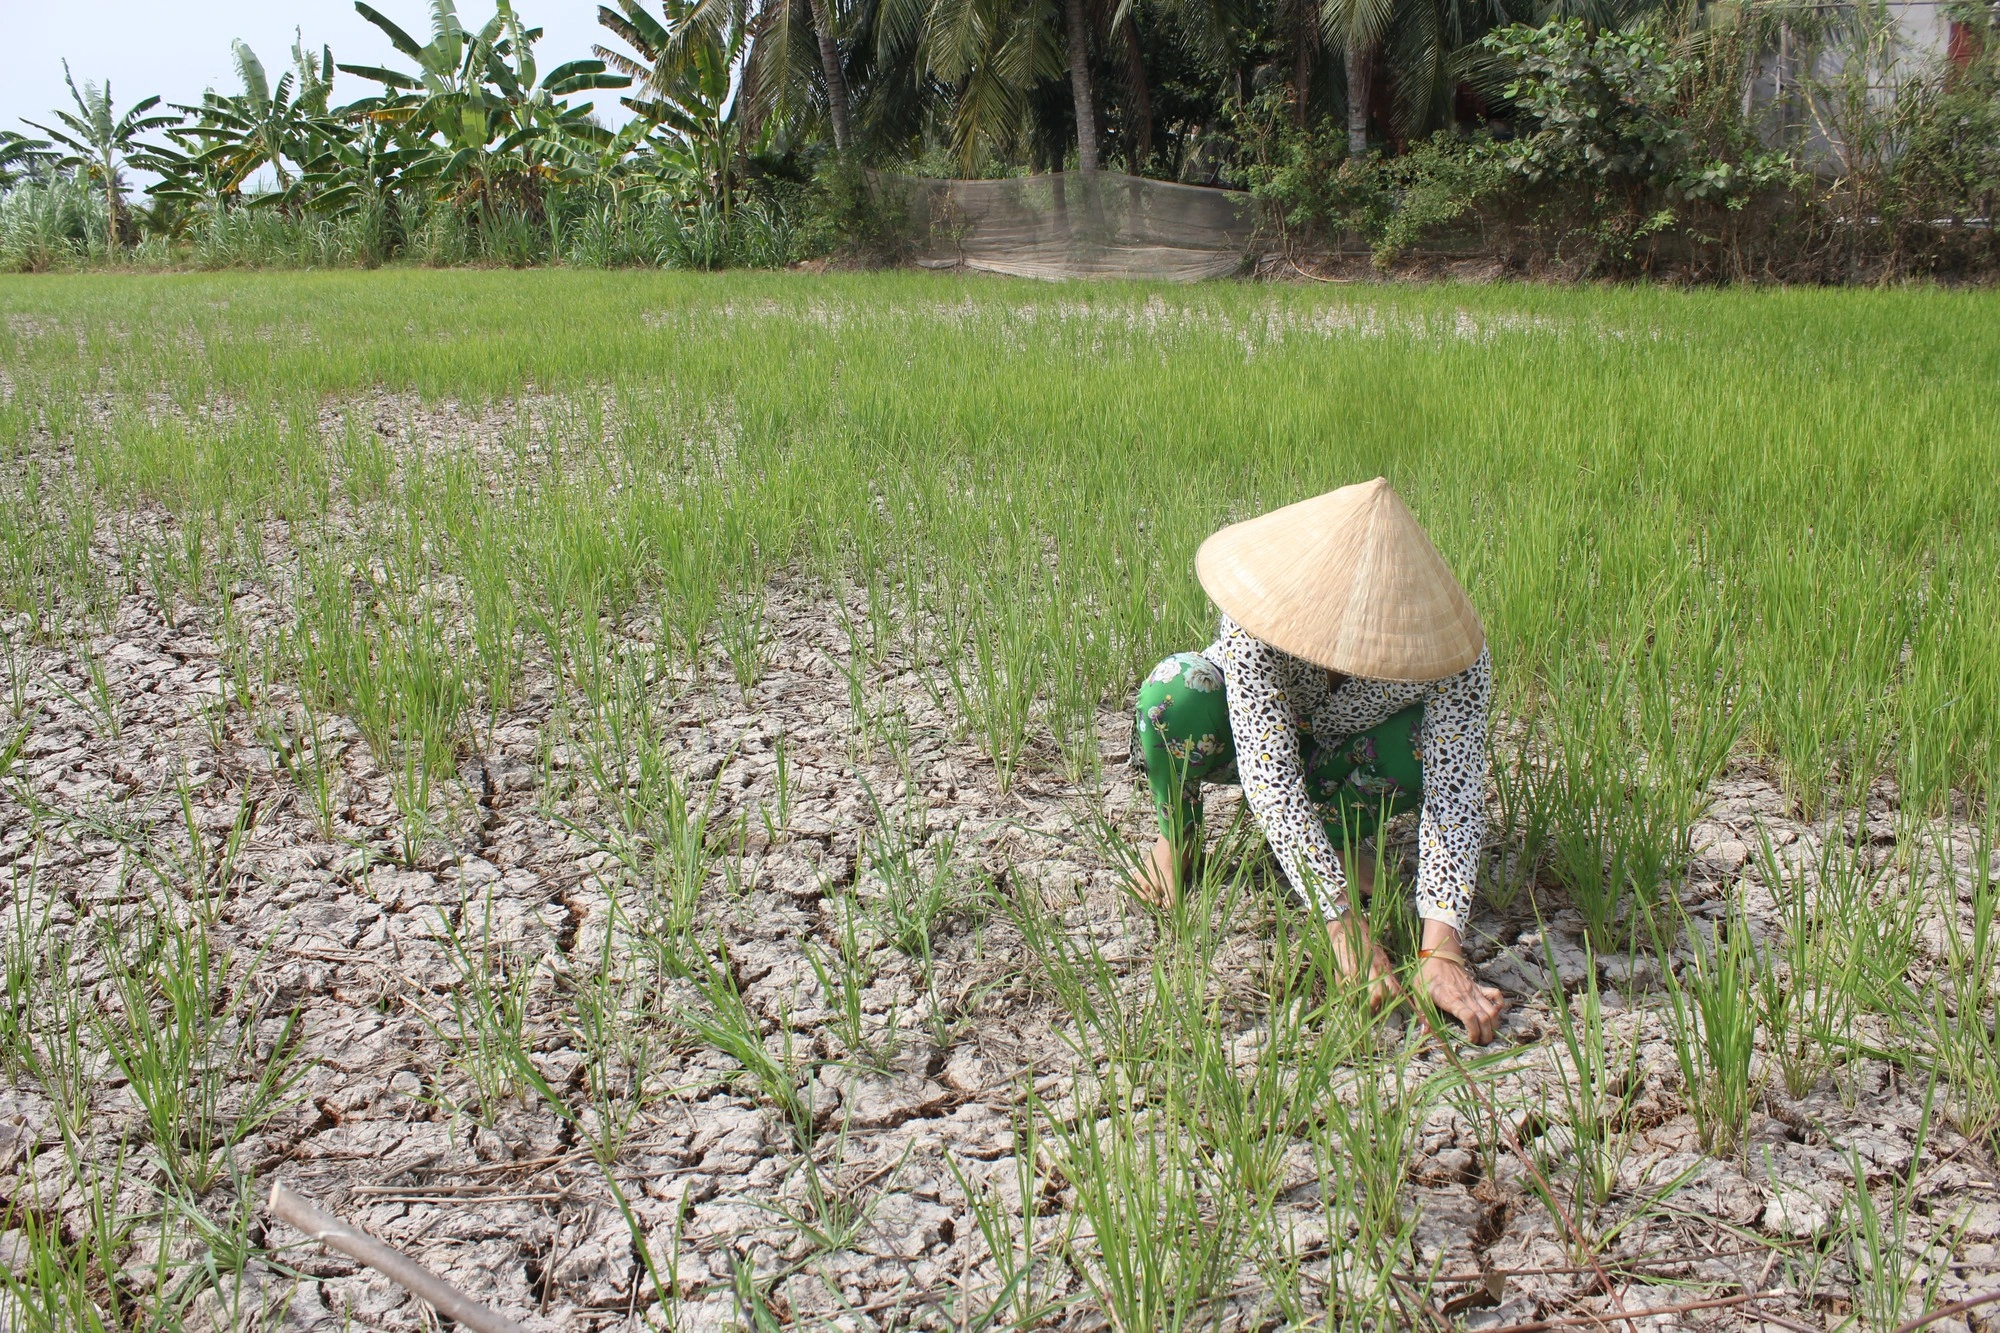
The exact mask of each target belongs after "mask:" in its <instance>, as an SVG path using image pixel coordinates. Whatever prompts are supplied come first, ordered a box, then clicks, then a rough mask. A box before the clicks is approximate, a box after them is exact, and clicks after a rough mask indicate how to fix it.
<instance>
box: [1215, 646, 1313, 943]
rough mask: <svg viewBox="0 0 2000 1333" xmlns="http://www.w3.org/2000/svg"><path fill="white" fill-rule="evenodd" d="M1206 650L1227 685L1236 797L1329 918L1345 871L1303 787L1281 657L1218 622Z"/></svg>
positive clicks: (1295, 881)
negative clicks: (1239, 788) (1239, 790)
mask: <svg viewBox="0 0 2000 1333" xmlns="http://www.w3.org/2000/svg"><path fill="white" fill-rule="evenodd" d="M1209 656H1210V658H1211V660H1214V661H1215V664H1216V665H1217V666H1218V667H1220V668H1221V669H1222V675H1223V679H1224V681H1225V683H1226V684H1227V687H1228V690H1227V692H1228V699H1229V729H1230V731H1231V732H1232V733H1233V735H1234V739H1235V745H1236V773H1237V776H1238V778H1240V779H1241V780H1242V783H1243V799H1244V800H1245V801H1246V802H1248V803H1249V806H1250V812H1251V813H1252V814H1254V815H1256V816H1257V822H1258V823H1259V824H1260V825H1262V826H1263V829H1264V837H1265V839H1266V841H1268V842H1269V843H1270V844H1271V851H1272V853H1273V854H1274V855H1275V856H1276V857H1277V858H1278V864H1279V865H1280V866H1282V867H1284V871H1285V877H1286V878H1287V879H1289V880H1290V881H1291V883H1292V887H1293V888H1294V889H1296V890H1297V891H1298V892H1299V895H1300V896H1301V897H1303V898H1304V899H1305V900H1306V901H1308V902H1310V903H1312V904H1313V905H1314V906H1315V907H1317V908H1318V909H1319V910H1320V913H1321V914H1322V915H1324V916H1326V917H1327V918H1328V919H1332V918H1333V917H1336V916H1339V915H1340V914H1341V913H1342V912H1344V911H1345V910H1346V898H1347V876H1346V875H1345V874H1344V873H1343V872H1342V870H1341V867H1340V858H1339V857H1337V856H1335V855H1334V850H1333V844H1332V842H1330V841H1328V839H1327V836H1326V830H1325V828H1323V827H1322V826H1321V824H1320V820H1319V814H1318V812H1316V811H1315V810H1314V809H1313V804H1312V800H1311V799H1310V798H1309V797H1308V796H1307V795H1306V778H1305V767H1304V765H1303V763H1302V762H1301V761H1300V758H1299V737H1298V727H1297V724H1296V723H1294V722H1293V720H1292V710H1291V700H1290V699H1289V697H1288V695H1287V693H1286V686H1285V673H1284V671H1283V660H1284V659H1283V657H1282V656H1281V655H1280V654H1279V653H1278V651H1277V650H1276V649H1274V648H1272V647H1271V646H1270V645H1268V644H1266V643H1264V642H1263V641H1261V640H1259V639H1257V638H1255V637H1253V636H1251V635H1250V634H1248V633H1246V632H1245V631H1244V630H1242V629H1240V628H1238V627H1237V626H1235V625H1233V624H1225V626H1224V629H1223V634H1222V637H1221V639H1220V640H1218V642H1217V644H1216V646H1215V647H1214V648H1211V649H1210V650H1209Z"/></svg>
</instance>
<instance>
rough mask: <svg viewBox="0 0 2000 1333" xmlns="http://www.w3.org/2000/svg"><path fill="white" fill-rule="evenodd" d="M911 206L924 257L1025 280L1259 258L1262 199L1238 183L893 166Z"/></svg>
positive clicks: (881, 183) (1240, 263)
mask: <svg viewBox="0 0 2000 1333" xmlns="http://www.w3.org/2000/svg"><path fill="white" fill-rule="evenodd" d="M876 184H877V188H878V189H880V190H881V191H882V192H883V193H884V194H885V195H887V196H890V197H892V198H896V199H898V200H900V202H901V203H902V204H903V205H904V206H905V207H906V208H907V210H908V218H909V225H910V231H911V234H912V236H913V237H914V243H915V247H916V257H917V262H918V263H919V264H922V265H923V266H925V267H926V268H968V269H979V270H983V271H985V272H989V273H1009V274H1013V275H1015V276H1017V277H1024V278H1153V279H1162V280H1166V281H1173V282H1194V281H1196V280H1198V279H1201V278H1219V277H1226V276H1228V275H1230V274H1232V273H1236V272H1238V271H1239V270H1241V269H1243V268H1244V267H1245V266H1246V265H1247V264H1248V263H1249V262H1250V261H1251V260H1252V258H1253V257H1254V255H1255V253H1256V250H1257V240H1258V227H1257V221H1258V212H1257V207H1256V202H1255V200H1253V199H1252V198H1251V197H1250V196H1249V195H1248V194H1245V193H1243V192H1241V191H1236V190H1217V189H1210V188H1207V187H1205V186H1200V185H1178V184H1174V183H1172V182H1170V181H1154V180H1146V179H1145V178H1143V177H1140V176H1126V175H1121V174H1119V173H1117V172H1109V171H1099V172H1094V173H1090V174H1088V175H1086V174H1085V173H1083V172H1080V171H1062V172H1054V173H1051V174H1049V175H1043V176H1018V177H1013V178H1010V179H1006V180H934V179H930V178H926V177H917V176H894V175H888V174H883V175H881V176H878V177H876Z"/></svg>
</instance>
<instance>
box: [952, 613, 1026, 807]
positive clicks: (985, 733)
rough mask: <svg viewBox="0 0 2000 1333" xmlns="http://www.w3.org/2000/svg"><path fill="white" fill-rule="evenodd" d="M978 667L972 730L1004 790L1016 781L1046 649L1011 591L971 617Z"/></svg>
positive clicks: (970, 704)
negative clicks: (972, 618) (1015, 775)
mask: <svg viewBox="0 0 2000 1333" xmlns="http://www.w3.org/2000/svg"><path fill="white" fill-rule="evenodd" d="M970 637H971V640H972V658H973V665H974V667H975V671H974V674H973V678H972V681H971V683H970V685H969V687H968V688H966V689H965V690H964V691H963V696H964V706H965V708H966V709H967V710H968V711H967V716H968V717H969V718H970V719H971V722H972V728H973V730H974V731H975V732H976V733H977V734H978V735H979V738H980V743H981V745H982V747H983V748H984V749H985V751H986V757H987V758H988V759H989V760H991V761H992V763H993V768H994V772H995V775H996V776H997V777H998V778H999V781H1000V789H1001V790H1002V791H1006V790H1008V789H1009V788H1010V787H1012V786H1013V783H1014V774H1015V772H1016V770H1017V769H1018V768H1019V766H1020V762H1021V752H1022V751H1023V750H1024V749H1026V748H1027V744H1028V726H1029V722H1030V720H1031V716H1032V714H1033V711H1034V706H1035V699H1036V698H1037V697H1038V696H1039V695H1040V693H1041V690H1042V658H1041V648H1040V645H1039V644H1038V643H1036V641H1035V627H1034V622H1033V621H1032V620H1031V619H1030V613H1029V610H1028V608H1026V607H1024V606H1022V605H1021V604H1020V603H1019V602H1018V601H1017V600H1015V598H1014V597H1012V596H1009V595H1008V594H1007V593H1005V592H1002V593H1001V594H1000V600H999V601H998V603H997V604H995V605H991V606H989V607H988V608H987V614H986V615H985V616H982V617H977V618H975V619H974V620H973V621H972V632H971V636H970Z"/></svg>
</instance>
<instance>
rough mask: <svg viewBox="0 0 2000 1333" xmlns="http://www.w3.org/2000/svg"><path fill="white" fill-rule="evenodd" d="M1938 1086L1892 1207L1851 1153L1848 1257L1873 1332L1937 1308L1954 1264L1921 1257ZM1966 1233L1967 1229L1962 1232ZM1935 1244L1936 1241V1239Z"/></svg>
mask: <svg viewBox="0 0 2000 1333" xmlns="http://www.w3.org/2000/svg"><path fill="white" fill-rule="evenodd" d="M1936 1091H1937V1082H1936V1079H1935V1078H1933V1079H1932V1081H1931V1083H1930V1084H1929V1086H1928V1087H1927V1089H1926V1091H1925V1094H1924V1109H1923V1115H1922V1117H1921V1118H1920V1119H1919V1121H1918V1123H1917V1136H1916V1141H1915V1143H1914V1144H1913V1145H1912V1151H1911V1157H1910V1166H1909V1170H1908V1173H1907V1174H1906V1175H1904V1176H1902V1177H1901V1178H1897V1177H1891V1179H1890V1182H1889V1198H1888V1202H1887V1206H1885V1207H1878V1206H1877V1205H1876V1202H1875V1198H1874V1196H1873V1195H1872V1194H1870V1193H1869V1190H1868V1163H1867V1162H1866V1161H1865V1160H1864V1159H1863V1158H1862V1157H1861V1155H1860V1154H1859V1153H1857V1152H1855V1151H1854V1150H1853V1149H1852V1148H1849V1149H1848V1150H1847V1166H1848V1171H1849V1173H1850V1174H1851V1175H1852V1176H1853V1178H1854V1188H1853V1189H1852V1190H1850V1191H1849V1192H1848V1195H1847V1205H1846V1208H1845V1210H1844V1212H1845V1218H1844V1220H1845V1221H1846V1223H1847V1227H1846V1236H1845V1237H1844V1239H1845V1242H1846V1243H1845V1247H1844V1248H1845V1249H1846V1251H1847V1254H1846V1258H1847V1261H1848V1266H1849V1269H1850V1272H1851V1276H1852V1281H1853V1285H1854V1290H1855V1293H1856V1296H1857V1300H1856V1304H1857V1305H1858V1306H1859V1307H1860V1309H1859V1313H1860V1315H1861V1324H1862V1326H1863V1327H1865V1328H1868V1329H1870V1330H1874V1333H1890V1330H1894V1329H1897V1328H1901V1327H1904V1326H1905V1324H1904V1321H1905V1320H1907V1319H1910V1318H1912V1317H1914V1316H1915V1315H1917V1314H1918V1313H1919V1312H1921V1311H1924V1310H1928V1309H1932V1308H1934V1307H1935V1306H1936V1305H1937V1304H1938V1290H1939V1288H1940V1287H1942V1286H1943V1284H1944V1280H1945V1278H1946V1277H1947V1276H1948V1275H1949V1273H1950V1271H1951V1269H1950V1265H1949V1264H1945V1263H1937V1262H1934V1261H1933V1262H1928V1263H1927V1262H1925V1260H1924V1258H1921V1257H1919V1251H1918V1246H1917V1244H1916V1241H1917V1235H1916V1228H1915V1227H1914V1226H1913V1225H1912V1223H1913V1222H1914V1220H1915V1219H1916V1218H1917V1217H1918V1216H1919V1215H1920V1213H1919V1209H1920V1206H1921V1205H1920V1204H1919V1200H1920V1199H1921V1198H1922V1193H1921V1187H1920V1186H1919V1184H1918V1176H1919V1174H1920V1173H1921V1171H1922V1164H1923V1163H1924V1161H1925V1156H1924V1148H1925V1147H1926V1145H1927V1144H1928V1143H1929V1141H1930V1132H1931V1112H1932V1107H1933V1101H1932V1099H1933V1097H1934V1095H1935V1094H1936ZM1958 1229H1959V1230H1960V1231H1961V1232H1962V1231H1963V1226H1962V1224H1961V1226H1960V1227H1959V1228H1958ZM1933 1239H1935V1238H1933ZM1957 1248H1958V1237H1956V1236H1950V1235H1947V1236H1945V1237H1944V1238H1943V1239H1942V1242H1941V1245H1940V1247H1939V1249H1940V1251H1941V1252H1942V1253H1945V1254H1950V1253H1952V1252H1954V1251H1956V1250H1957Z"/></svg>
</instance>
